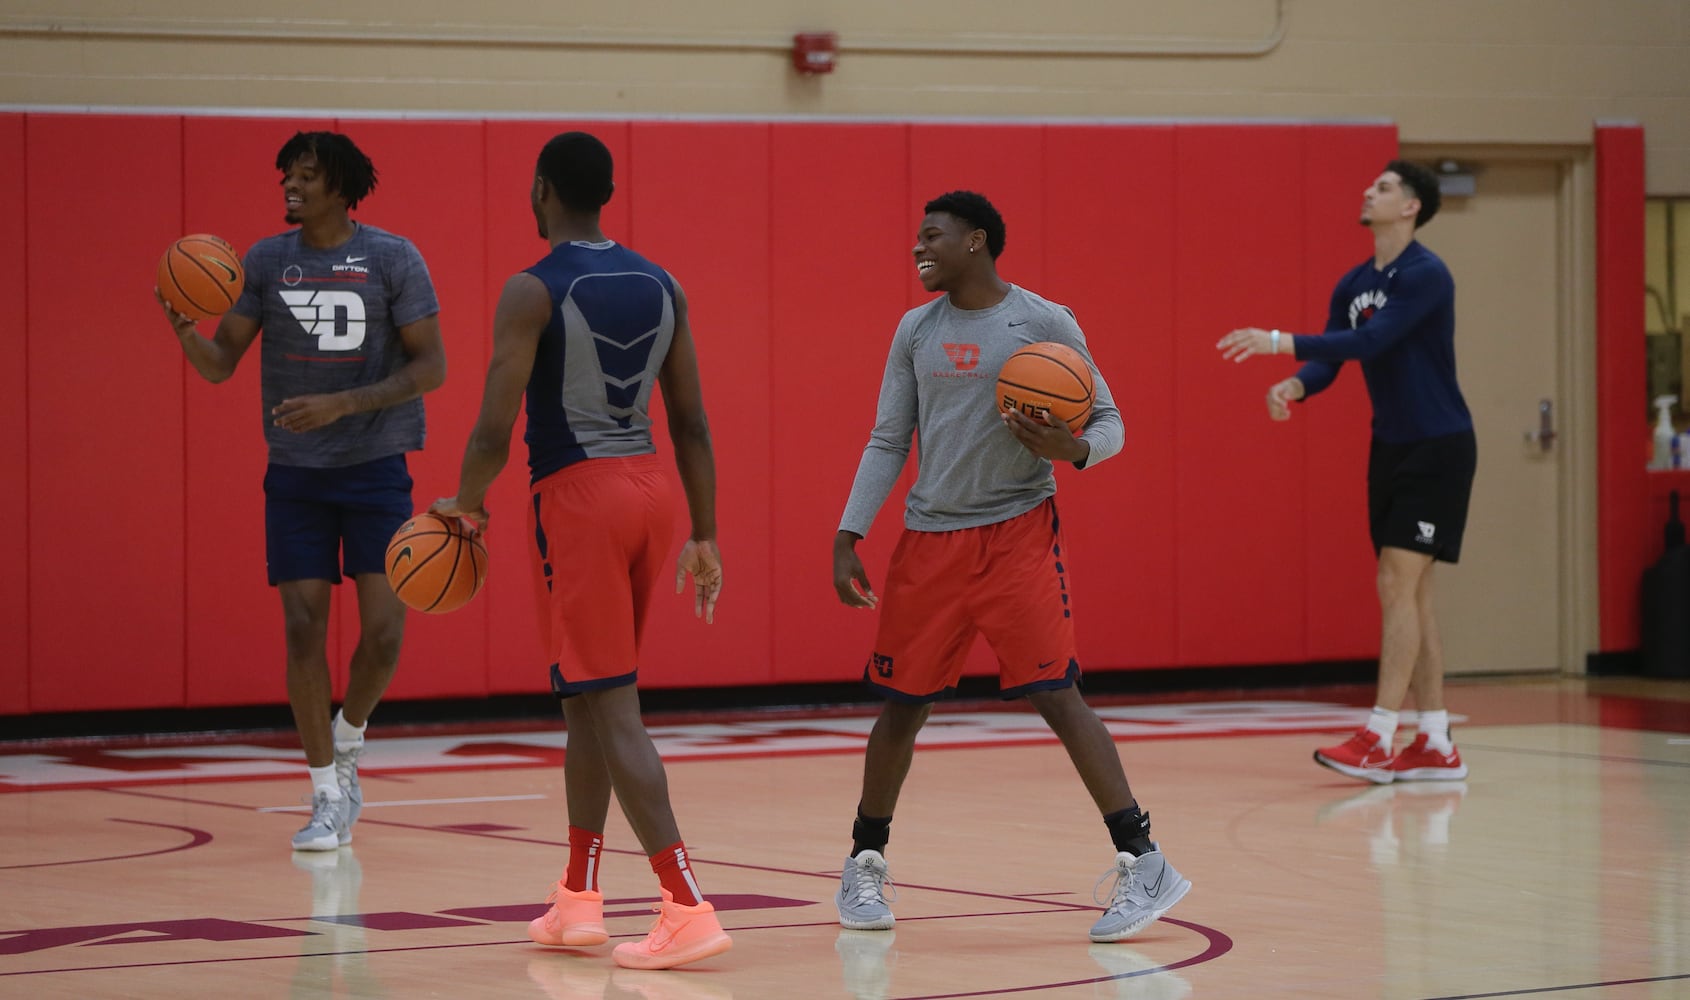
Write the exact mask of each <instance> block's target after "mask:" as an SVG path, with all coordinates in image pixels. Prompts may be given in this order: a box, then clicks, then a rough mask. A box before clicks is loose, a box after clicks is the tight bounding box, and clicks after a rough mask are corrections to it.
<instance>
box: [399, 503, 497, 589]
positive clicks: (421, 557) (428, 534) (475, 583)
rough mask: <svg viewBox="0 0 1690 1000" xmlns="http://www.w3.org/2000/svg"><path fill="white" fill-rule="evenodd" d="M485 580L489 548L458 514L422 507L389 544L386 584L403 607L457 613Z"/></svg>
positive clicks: (400, 528) (401, 527) (402, 525)
mask: <svg viewBox="0 0 1690 1000" xmlns="http://www.w3.org/2000/svg"><path fill="white" fill-rule="evenodd" d="M486 581H487V547H486V546H485V545H482V544H481V539H479V538H474V537H471V536H469V535H467V534H465V532H464V529H463V527H462V526H461V525H460V523H459V522H458V520H457V519H456V518H444V517H441V516H440V515H439V514H436V513H434V512H433V511H426V510H425V511H423V512H422V513H421V514H418V515H417V516H416V517H413V518H411V519H410V520H409V521H406V522H405V523H404V524H401V525H400V526H399V530H398V531H396V532H394V533H393V541H391V542H388V543H387V582H388V584H389V585H390V586H391V587H392V588H393V592H394V593H395V594H398V595H399V599H400V600H401V601H403V602H405V606H406V607H409V608H413V609H415V610H417V611H422V612H426V613H428V614H431V615H443V614H445V613H446V612H448V611H456V610H457V609H459V608H461V607H463V606H464V605H465V604H468V603H469V599H470V598H472V597H474V596H475V595H476V592H477V591H479V590H480V589H481V585H482V584H483V583H485V582H486Z"/></svg>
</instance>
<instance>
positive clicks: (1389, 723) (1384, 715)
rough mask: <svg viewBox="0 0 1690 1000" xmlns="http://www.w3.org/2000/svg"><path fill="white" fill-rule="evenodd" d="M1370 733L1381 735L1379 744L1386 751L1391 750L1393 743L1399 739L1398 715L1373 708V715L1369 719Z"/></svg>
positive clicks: (1377, 707) (1386, 710)
mask: <svg viewBox="0 0 1690 1000" xmlns="http://www.w3.org/2000/svg"><path fill="white" fill-rule="evenodd" d="M1367 728H1368V731H1370V732H1373V733H1377V734H1378V735H1379V742H1381V743H1383V744H1384V745H1385V749H1386V750H1389V749H1391V741H1392V740H1394V739H1396V738H1397V713H1395V712H1393V711H1390V710H1389V709H1384V708H1380V707H1379V706H1378V705H1374V706H1373V714H1372V715H1370V716H1368V717H1367Z"/></svg>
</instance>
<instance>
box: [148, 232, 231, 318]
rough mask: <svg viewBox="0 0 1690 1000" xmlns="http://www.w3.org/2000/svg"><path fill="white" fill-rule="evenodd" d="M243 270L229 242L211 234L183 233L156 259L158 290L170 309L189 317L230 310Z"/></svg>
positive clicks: (215, 314) (216, 313)
mask: <svg viewBox="0 0 1690 1000" xmlns="http://www.w3.org/2000/svg"><path fill="white" fill-rule="evenodd" d="M245 280H246V272H245V270H244V269H243V268H242V267H241V255H240V254H238V253H236V252H235V248H234V247H233V246H230V245H229V241H228V240H225V239H223V238H221V237H218V236H212V235H211V234H210V233H195V234H194V235H192V236H184V237H182V238H181V239H179V240H177V241H176V242H174V243H172V244H170V247H169V248H168V249H166V250H165V251H164V256H163V257H160V258H159V261H158V291H159V294H160V295H163V296H164V300H165V301H166V302H168V303H170V308H172V309H174V310H176V311H177V312H179V313H181V314H182V315H184V316H187V317H189V318H190V319H210V318H211V317H213V316H221V315H223V314H224V313H226V312H228V311H229V307H230V306H232V305H234V304H235V300H236V299H238V298H240V297H241V286H242V285H243V284H244V283H245Z"/></svg>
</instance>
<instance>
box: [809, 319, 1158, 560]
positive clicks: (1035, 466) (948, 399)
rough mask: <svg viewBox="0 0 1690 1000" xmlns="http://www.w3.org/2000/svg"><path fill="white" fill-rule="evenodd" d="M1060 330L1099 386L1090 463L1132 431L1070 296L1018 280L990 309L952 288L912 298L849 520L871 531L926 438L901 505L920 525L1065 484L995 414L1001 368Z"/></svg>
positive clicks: (990, 510) (967, 520)
mask: <svg viewBox="0 0 1690 1000" xmlns="http://www.w3.org/2000/svg"><path fill="white" fill-rule="evenodd" d="M1046 340H1054V341H1057V342H1058V343H1062V344H1067V345H1068V346H1069V347H1072V348H1074V349H1075V350H1077V351H1079V352H1080V354H1081V355H1082V356H1084V357H1085V359H1086V363H1087V364H1089V365H1091V369H1092V380H1093V382H1094V383H1095V387H1096V396H1095V398H1094V400H1093V402H1092V411H1091V417H1090V418H1089V419H1088V420H1087V421H1086V426H1085V431H1084V432H1083V433H1082V434H1081V435H1080V436H1081V437H1083V438H1084V439H1085V441H1086V443H1087V444H1088V445H1090V446H1091V454H1090V455H1089V457H1088V458H1087V459H1086V466H1085V467H1086V468H1088V469H1089V468H1091V467H1092V466H1094V465H1096V464H1097V463H1099V462H1101V461H1103V460H1104V459H1106V458H1108V457H1110V456H1111V455H1114V454H1115V453H1117V452H1119V451H1120V450H1121V445H1122V443H1123V438H1124V432H1123V428H1122V425H1121V413H1120V411H1119V410H1117V409H1116V408H1115V400H1114V397H1113V396H1111V395H1110V393H1109V385H1108V383H1106V382H1104V381H1103V376H1102V375H1101V374H1100V373H1099V372H1098V371H1097V365H1096V364H1095V363H1094V362H1093V361H1092V357H1091V351H1090V350H1089V349H1088V348H1087V347H1086V338H1085V335H1084V334H1082V333H1081V332H1080V326H1079V324H1078V323H1076V322H1075V321H1074V314H1073V313H1072V312H1070V311H1069V310H1068V307H1067V306H1064V305H1060V304H1058V303H1055V302H1051V301H1049V300H1048V299H1044V298H1040V297H1039V296H1037V295H1034V294H1033V293H1032V292H1029V291H1027V290H1025V289H1023V288H1021V287H1020V286H1019V285H1011V286H1010V288H1009V294H1008V295H1006V296H1005V297H1004V299H1003V301H1002V302H999V303H998V304H997V305H995V306H992V307H991V308H989V309H974V310H967V309H958V308H957V307H956V306H953V305H951V303H950V297H949V296H940V297H939V298H937V299H934V300H933V301H931V302H929V303H927V304H926V305H924V306H919V307H917V308H915V309H911V310H910V311H909V312H907V313H905V314H904V319H903V321H902V322H901V323H899V324H898V331H897V333H895V334H893V336H892V350H891V352H890V353H889V354H888V355H887V358H886V373H885V375H884V376H883V377H882V379H881V383H880V402H879V403H878V405H877V406H876V409H875V415H874V430H873V432H872V433H871V434H870V435H869V440H868V446H867V447H865V448H864V449H863V457H862V461H861V462H860V463H859V464H858V465H857V478H856V480H855V481H854V482H853V483H852V484H851V497H850V499H849V500H847V501H846V504H845V513H844V516H843V517H842V518H841V519H840V522H839V527H840V529H841V530H844V531H850V532H855V533H856V534H858V535H863V536H867V534H868V529H869V525H870V524H872V523H873V522H874V516H875V513H876V512H877V511H879V510H880V505H881V504H882V503H884V502H885V501H886V497H887V496H888V495H889V494H890V493H891V492H892V487H893V486H894V485H895V484H896V482H897V479H898V474H899V472H900V470H902V469H903V467H904V461H905V459H906V458H907V457H908V456H909V451H910V442H911V438H912V436H914V437H916V438H918V439H919V441H920V449H921V450H920V453H919V459H918V466H919V471H918V472H917V474H916V480H915V485H914V486H912V487H911V488H910V492H909V497H908V499H907V500H906V502H905V507H904V527H906V528H908V529H910V530H911V531H955V530H957V529H959V528H977V527H980V526H981V525H986V524H996V523H997V522H999V521H1007V520H1009V519H1010V518H1012V517H1015V516H1017V515H1019V514H1024V513H1026V512H1027V511H1029V510H1032V509H1033V508H1034V507H1037V506H1038V505H1039V504H1040V503H1042V502H1043V501H1044V498H1045V497H1048V496H1050V495H1052V494H1053V493H1055V492H1056V477H1055V476H1054V475H1052V467H1051V464H1050V462H1048V461H1046V460H1045V459H1043V458H1040V457H1039V456H1037V455H1035V454H1033V453H1032V452H1030V451H1028V450H1027V449H1026V448H1024V447H1022V445H1021V443H1020V442H1019V441H1017V440H1016V439H1015V437H1014V435H1012V434H1011V433H1010V432H1009V429H1008V428H1006V427H1004V426H1003V421H1002V418H1001V417H1000V416H999V415H998V406H997V403H998V400H997V373H998V369H999V368H1002V367H1003V363H1004V361H1005V360H1006V359H1008V357H1009V356H1010V355H1011V354H1013V353H1015V352H1016V351H1017V350H1019V349H1021V348H1023V347H1025V346H1027V345H1028V344H1033V343H1038V342H1040V341H1046Z"/></svg>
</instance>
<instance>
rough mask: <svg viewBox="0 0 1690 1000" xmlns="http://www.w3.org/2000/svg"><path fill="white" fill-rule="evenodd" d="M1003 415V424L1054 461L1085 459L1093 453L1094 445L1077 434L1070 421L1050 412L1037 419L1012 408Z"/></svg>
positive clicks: (1031, 448) (1030, 447) (1037, 452)
mask: <svg viewBox="0 0 1690 1000" xmlns="http://www.w3.org/2000/svg"><path fill="white" fill-rule="evenodd" d="M1002 416H1003V425H1004V426H1005V427H1007V428H1009V433H1011V434H1013V435H1015V440H1017V441H1019V442H1021V446H1022V447H1023V448H1026V449H1027V450H1028V451H1030V452H1032V453H1033V454H1035V455H1037V456H1039V457H1040V458H1044V459H1049V460H1050V461H1052V462H1083V461H1085V458H1086V456H1087V455H1089V454H1091V446H1090V445H1088V444H1086V443H1085V442H1084V441H1082V440H1080V439H1079V438H1077V437H1075V436H1074V432H1073V431H1071V430H1069V429H1068V425H1067V424H1066V423H1064V422H1062V421H1060V420H1058V419H1056V418H1055V417H1053V416H1051V415H1050V414H1049V413H1042V414H1040V416H1041V417H1043V418H1044V419H1043V420H1034V419H1033V418H1032V417H1029V416H1027V415H1026V414H1025V413H1022V412H1020V411H1019V410H1011V411H1010V412H1008V413H1005V414H1003V415H1002Z"/></svg>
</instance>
